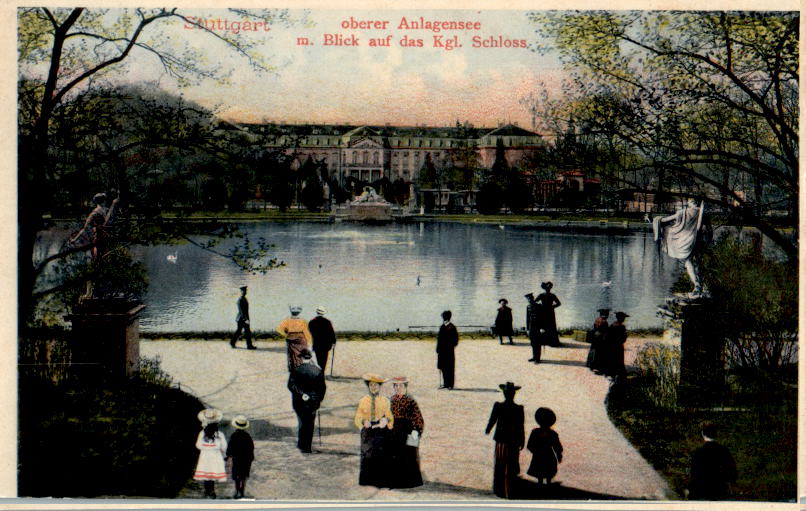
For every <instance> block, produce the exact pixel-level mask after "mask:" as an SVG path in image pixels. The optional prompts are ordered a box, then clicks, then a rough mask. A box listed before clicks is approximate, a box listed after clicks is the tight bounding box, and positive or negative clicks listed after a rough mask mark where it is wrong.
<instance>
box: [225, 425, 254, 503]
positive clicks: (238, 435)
mask: <svg viewBox="0 0 806 511" xmlns="http://www.w3.org/2000/svg"><path fill="white" fill-rule="evenodd" d="M232 427H233V428H235V432H234V433H232V436H230V437H229V446H228V447H227V458H230V459H232V480H233V481H235V495H233V496H232V498H234V499H238V498H240V499H242V498H244V491H245V490H246V479H247V478H248V477H249V469H250V468H252V460H254V459H255V443H254V442H252V437H251V436H250V435H249V433H247V432H246V428H248V427H249V421H248V420H246V417H244V416H243V415H238V416H237V417H235V418H234V419H232Z"/></svg>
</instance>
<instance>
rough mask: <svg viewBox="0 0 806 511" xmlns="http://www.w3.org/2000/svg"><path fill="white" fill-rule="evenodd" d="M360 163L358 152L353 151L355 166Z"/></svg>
mask: <svg viewBox="0 0 806 511" xmlns="http://www.w3.org/2000/svg"><path fill="white" fill-rule="evenodd" d="M356 163H358V151H353V164H356Z"/></svg>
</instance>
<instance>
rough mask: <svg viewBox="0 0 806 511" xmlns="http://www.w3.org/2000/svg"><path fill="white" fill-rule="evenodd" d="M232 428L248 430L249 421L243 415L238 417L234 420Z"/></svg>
mask: <svg viewBox="0 0 806 511" xmlns="http://www.w3.org/2000/svg"><path fill="white" fill-rule="evenodd" d="M231 424H232V427H233V428H235V429H246V428H248V427H249V421H248V420H247V418H246V417H245V416H243V415H236V416H235V418H234V419H232V422H231Z"/></svg>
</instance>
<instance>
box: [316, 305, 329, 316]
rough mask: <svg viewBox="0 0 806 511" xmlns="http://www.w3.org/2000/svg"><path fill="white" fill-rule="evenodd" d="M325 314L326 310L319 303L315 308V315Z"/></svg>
mask: <svg viewBox="0 0 806 511" xmlns="http://www.w3.org/2000/svg"><path fill="white" fill-rule="evenodd" d="M325 314H327V311H326V310H325V308H324V307H322V306H321V305H320V306H319V307H317V308H316V315H317V316H324V315H325Z"/></svg>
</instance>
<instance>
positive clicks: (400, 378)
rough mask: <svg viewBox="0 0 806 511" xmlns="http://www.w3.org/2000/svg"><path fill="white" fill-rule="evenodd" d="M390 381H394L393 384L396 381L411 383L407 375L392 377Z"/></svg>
mask: <svg viewBox="0 0 806 511" xmlns="http://www.w3.org/2000/svg"><path fill="white" fill-rule="evenodd" d="M389 381H390V382H392V384H395V383H403V384H408V383H409V379H408V378H406V377H405V376H395V377H394V378H392V379H390V380H389Z"/></svg>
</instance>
